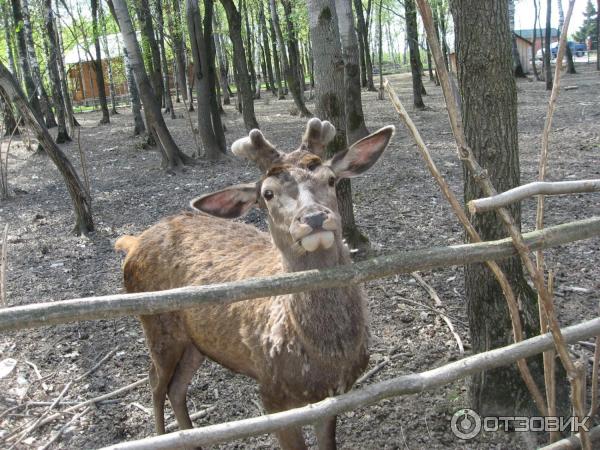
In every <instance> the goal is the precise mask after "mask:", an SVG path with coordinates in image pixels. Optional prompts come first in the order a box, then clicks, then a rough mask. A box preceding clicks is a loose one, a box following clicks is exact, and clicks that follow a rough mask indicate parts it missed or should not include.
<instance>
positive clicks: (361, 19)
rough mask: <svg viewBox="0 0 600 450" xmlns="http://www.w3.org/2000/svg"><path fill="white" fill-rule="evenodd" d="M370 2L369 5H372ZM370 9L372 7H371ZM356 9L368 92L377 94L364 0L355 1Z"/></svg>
mask: <svg viewBox="0 0 600 450" xmlns="http://www.w3.org/2000/svg"><path fill="white" fill-rule="evenodd" d="M370 3H371V2H370V1H369V5H370ZM369 7H370V6H369ZM354 9H356V18H357V31H358V39H360V40H361V41H362V46H363V49H364V55H365V72H366V77H367V85H366V87H367V90H369V91H372V92H375V91H376V90H377V89H375V83H374V82H373V64H372V62H371V46H370V45H369V28H368V26H367V22H366V21H365V16H364V10H363V6H362V0H354Z"/></svg>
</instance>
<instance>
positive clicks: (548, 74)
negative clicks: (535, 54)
mask: <svg viewBox="0 0 600 450" xmlns="http://www.w3.org/2000/svg"><path fill="white" fill-rule="evenodd" d="M551 39H552V0H546V29H545V31H544V80H545V81H546V90H547V91H551V90H552V66H551V64H550V59H551V55H552V54H551V53H550V40H551Z"/></svg>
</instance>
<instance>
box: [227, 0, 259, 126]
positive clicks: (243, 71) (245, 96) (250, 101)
mask: <svg viewBox="0 0 600 450" xmlns="http://www.w3.org/2000/svg"><path fill="white" fill-rule="evenodd" d="M221 4H222V5H223V8H225V14H226V15H227V23H228V24H229V37H230V38H231V43H232V44H233V62H234V64H235V68H236V78H237V80H238V83H237V85H238V97H241V99H242V117H243V118H244V125H245V126H246V130H248V131H250V130H252V129H253V128H259V126H258V121H257V120H256V115H255V114H254V92H252V87H251V86H250V79H249V78H248V64H247V63H246V54H245V51H244V41H243V39H242V17H241V16H240V12H239V11H238V10H237V8H236V7H235V4H234V3H233V0H221Z"/></svg>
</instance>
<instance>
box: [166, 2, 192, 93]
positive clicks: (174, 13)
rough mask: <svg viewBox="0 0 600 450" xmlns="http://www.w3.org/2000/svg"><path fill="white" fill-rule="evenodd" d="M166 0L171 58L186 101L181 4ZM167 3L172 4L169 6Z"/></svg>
mask: <svg viewBox="0 0 600 450" xmlns="http://www.w3.org/2000/svg"><path fill="white" fill-rule="evenodd" d="M168 1H169V0H167V27H168V29H169V34H170V35H171V43H172V47H171V49H172V51H173V58H174V59H175V64H176V66H177V71H176V72H177V85H178V86H179V90H180V91H181V96H182V97H183V99H184V100H186V101H187V99H188V95H187V82H186V78H185V73H186V67H185V49H184V46H183V33H182V32H181V6H180V3H179V0H173V3H172V4H169V3H168ZM169 5H170V6H172V10H171V8H169Z"/></svg>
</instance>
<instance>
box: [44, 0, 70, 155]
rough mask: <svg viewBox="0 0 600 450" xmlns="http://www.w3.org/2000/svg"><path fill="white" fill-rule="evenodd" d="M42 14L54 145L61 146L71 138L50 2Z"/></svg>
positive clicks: (48, 1)
mask: <svg viewBox="0 0 600 450" xmlns="http://www.w3.org/2000/svg"><path fill="white" fill-rule="evenodd" d="M44 13H45V16H46V20H45V24H46V31H47V33H48V40H47V42H48V54H49V55H48V56H49V58H48V73H49V74H50V81H51V83H52V97H53V99H54V107H55V109H56V115H57V117H58V134H57V136H56V143H57V144H62V143H64V142H67V141H70V140H71V138H70V136H69V133H68V132H67V122H66V116H65V102H64V100H63V96H62V92H61V89H62V86H61V81H60V69H59V67H60V66H59V63H58V58H62V55H61V54H59V52H58V43H57V39H56V36H57V33H56V28H55V26H54V25H55V20H54V12H53V11H52V0H44Z"/></svg>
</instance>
